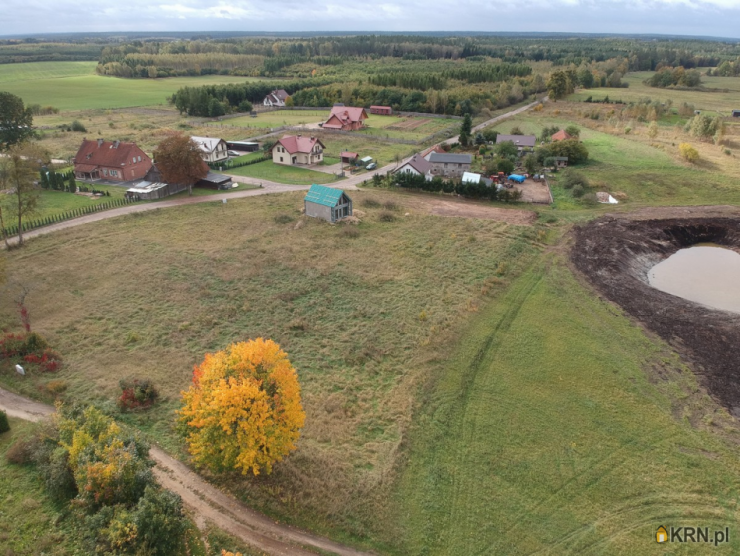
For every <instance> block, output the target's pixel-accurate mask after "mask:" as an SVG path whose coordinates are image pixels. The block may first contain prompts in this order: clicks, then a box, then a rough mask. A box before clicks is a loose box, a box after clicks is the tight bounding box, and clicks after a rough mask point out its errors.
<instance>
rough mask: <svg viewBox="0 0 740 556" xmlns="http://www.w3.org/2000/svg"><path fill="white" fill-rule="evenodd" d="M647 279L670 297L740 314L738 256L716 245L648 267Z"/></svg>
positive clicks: (697, 247) (691, 249)
mask: <svg viewBox="0 0 740 556" xmlns="http://www.w3.org/2000/svg"><path fill="white" fill-rule="evenodd" d="M648 280H649V282H650V285H651V286H652V287H654V288H656V289H658V290H660V291H663V292H666V293H669V294H671V295H675V296H678V297H681V298H683V299H686V300H688V301H693V302H695V303H701V304H702V305H706V306H707V307H711V308H713V309H721V310H724V311H732V312H734V313H740V254H738V253H736V252H735V251H732V250H730V249H726V248H724V247H721V246H719V245H712V244H700V245H695V246H693V247H689V248H688V249H681V250H679V251H677V252H676V253H674V254H673V255H671V256H670V257H668V258H667V259H666V260H664V261H662V262H660V263H658V264H657V265H655V266H654V267H653V268H651V269H650V271H649V272H648Z"/></svg>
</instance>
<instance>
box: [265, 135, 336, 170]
mask: <svg viewBox="0 0 740 556" xmlns="http://www.w3.org/2000/svg"><path fill="white" fill-rule="evenodd" d="M325 148H326V147H324V144H323V143H322V142H321V141H320V140H319V139H318V138H317V137H303V136H302V135H286V136H285V137H283V138H282V139H280V140H279V141H278V142H277V143H275V144H274V145H273V146H272V150H271V152H272V161H273V162H274V163H275V164H285V165H288V166H295V165H297V164H318V163H319V162H321V161H322V160H324V149H325Z"/></svg>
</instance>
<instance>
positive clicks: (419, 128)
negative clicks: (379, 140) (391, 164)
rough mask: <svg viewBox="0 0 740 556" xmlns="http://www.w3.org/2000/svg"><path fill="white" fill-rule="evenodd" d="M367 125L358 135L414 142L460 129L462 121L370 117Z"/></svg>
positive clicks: (366, 122) (366, 121)
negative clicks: (453, 129) (448, 130)
mask: <svg viewBox="0 0 740 556" xmlns="http://www.w3.org/2000/svg"><path fill="white" fill-rule="evenodd" d="M365 124H366V125H367V126H368V127H367V128H365V129H362V130H360V131H358V133H361V134H363V135H375V136H377V137H388V138H391V139H410V140H412V141H418V140H420V139H423V138H424V137H428V136H429V135H432V134H433V133H439V132H440V131H444V130H445V129H449V128H459V127H460V121H459V120H453V119H445V118H423V117H399V116H377V115H370V116H369V118H368V119H367V120H365ZM452 135H454V133H452Z"/></svg>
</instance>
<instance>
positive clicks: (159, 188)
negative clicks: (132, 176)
mask: <svg viewBox="0 0 740 556" xmlns="http://www.w3.org/2000/svg"><path fill="white" fill-rule="evenodd" d="M187 189H188V186H187V185H180V184H176V183H166V182H164V180H162V174H161V173H160V172H159V169H158V168H157V165H156V164H153V165H152V167H151V168H150V169H149V171H148V172H147V173H146V175H145V176H144V179H143V180H142V181H140V182H138V183H137V184H135V185H134V186H133V187H131V188H130V189H127V190H126V197H130V198H138V199H143V200H153V199H163V198H164V197H169V196H170V195H175V194H177V193H180V192H181V191H187Z"/></svg>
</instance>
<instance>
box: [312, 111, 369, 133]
mask: <svg viewBox="0 0 740 556" xmlns="http://www.w3.org/2000/svg"><path fill="white" fill-rule="evenodd" d="M364 120H367V112H365V109H364V108H353V107H351V106H334V107H333V108H332V109H331V115H330V116H329V119H328V120H326V122H324V124H323V125H322V126H321V127H323V128H324V129H338V130H341V131H355V130H357V129H361V128H362V127H363V126H364V125H365V124H364V123H363V121H364Z"/></svg>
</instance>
